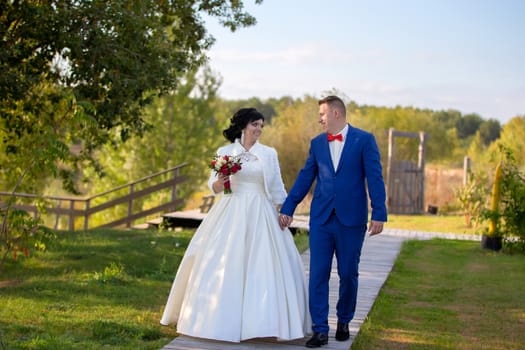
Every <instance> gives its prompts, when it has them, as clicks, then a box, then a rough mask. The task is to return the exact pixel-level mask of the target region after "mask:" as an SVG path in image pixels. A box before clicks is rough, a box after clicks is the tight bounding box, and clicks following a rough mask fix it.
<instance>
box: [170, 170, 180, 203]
mask: <svg viewBox="0 0 525 350" xmlns="http://www.w3.org/2000/svg"><path fill="white" fill-rule="evenodd" d="M178 176H179V168H177V169H174V170H173V179H176V178H177V177H178ZM176 199H177V185H175V184H173V186H171V202H172V203H175V200H176ZM176 209H177V208H175V205H173V208H172V209H171V210H173V211H175V210H176Z"/></svg>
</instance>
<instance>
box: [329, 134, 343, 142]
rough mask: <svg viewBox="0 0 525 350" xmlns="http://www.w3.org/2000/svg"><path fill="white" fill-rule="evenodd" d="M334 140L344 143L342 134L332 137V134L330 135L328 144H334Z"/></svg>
mask: <svg viewBox="0 0 525 350" xmlns="http://www.w3.org/2000/svg"><path fill="white" fill-rule="evenodd" d="M333 140H339V141H341V142H342V141H343V135H341V134H337V135H332V134H330V133H328V142H332V141H333Z"/></svg>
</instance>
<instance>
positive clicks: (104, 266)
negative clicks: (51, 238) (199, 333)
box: [0, 230, 193, 350]
mask: <svg viewBox="0 0 525 350" xmlns="http://www.w3.org/2000/svg"><path fill="white" fill-rule="evenodd" d="M192 233H193V231H183V232H180V233H177V234H174V233H172V232H163V233H159V232H157V231H118V230H98V231H89V232H82V233H68V232H62V233H59V234H58V239H57V240H56V241H55V242H54V244H53V245H52V246H51V247H49V250H48V251H47V252H45V253H35V255H33V256H31V257H29V258H20V259H19V261H18V262H17V263H16V264H14V263H10V264H8V265H7V270H6V272H5V273H4V274H3V275H1V276H0V305H1V307H0V349H2V350H3V349H101V348H104V347H106V348H108V349H109V348H110V349H160V348H161V347H163V346H164V345H166V344H167V343H169V342H170V341H171V340H172V339H173V338H174V337H175V336H176V332H175V330H174V328H173V327H164V326H160V325H159V320H160V315H161V309H162V308H163V306H164V303H165V302H166V299H167V296H168V293H169V290H170V287H171V283H172V281H173V277H174V275H175V271H176V267H177V265H178V263H179V261H180V258H181V256H182V254H183V253H184V249H185V248H186V245H187V243H188V241H189V239H190V237H191V235H192Z"/></svg>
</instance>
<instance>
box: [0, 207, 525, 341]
mask: <svg viewBox="0 0 525 350" xmlns="http://www.w3.org/2000/svg"><path fill="white" fill-rule="evenodd" d="M439 218H441V224H440V225H438V226H433V225H437V224H436V223H435V220H438V219H439ZM425 220H427V221H425ZM461 220H462V218H459V219H457V218H456V219H448V218H446V217H442V216H426V215H422V216H417V217H415V218H414V217H406V220H403V217H396V216H391V220H390V221H389V223H388V224H387V225H390V227H394V226H398V227H399V228H403V229H410V230H425V229H426V228H430V229H426V230H427V231H443V232H457V233H465V232H464V231H463V230H462V229H456V228H455V227H458V225H459V226H461V224H460V223H461V222H462V221H461ZM434 227H440V228H441V230H438V229H436V228H434ZM193 232H194V231H193V230H184V231H181V232H173V231H163V232H159V231H156V230H144V231H142V230H141V231H126V230H92V231H88V232H74V233H71V232H59V233H58V237H57V239H56V240H55V241H54V242H53V244H52V245H51V246H49V247H48V251H47V252H44V253H39V252H31V255H30V257H29V258H25V257H19V260H18V261H17V262H16V263H14V262H12V261H9V262H8V264H7V265H6V269H5V271H4V272H3V273H2V275H0V350H6V349H82V350H88V349H102V348H107V349H160V348H162V347H163V346H165V345H166V344H168V343H169V342H170V341H171V340H172V339H173V338H174V337H176V336H177V333H176V329H175V327H173V326H169V327H165V326H161V325H160V324H159V320H160V317H161V314H162V310H163V308H164V305H165V302H166V299H167V296H168V293H169V290H170V288H171V284H172V281H173V278H174V275H175V272H176V268H177V266H178V264H179V262H180V259H181V257H182V255H183V254H184V250H185V249H186V246H187V244H188V242H189V240H190V239H191V236H192V234H193ZM294 238H295V241H296V245H297V247H298V249H299V251H303V250H304V249H306V248H307V247H308V242H307V239H308V236H307V235H306V234H298V235H296V236H295V237H294ZM524 283H525V257H523V256H520V255H515V256H513V255H504V254H502V253H490V252H485V251H482V250H481V249H480V248H479V242H461V241H421V242H410V243H407V245H406V246H405V247H404V248H403V252H402V253H401V255H400V258H399V259H398V261H397V262H396V265H395V267H394V270H393V273H392V275H391V276H390V278H389V280H388V281H387V283H386V285H385V288H384V289H383V290H382V291H381V293H380V296H379V298H378V299H377V301H376V304H375V305H374V308H373V310H372V313H371V314H370V317H369V319H368V320H367V321H366V323H365V325H364V327H363V333H362V334H360V335H359V336H358V338H357V339H356V343H355V346H357V347H355V349H430V348H436V349H478V348H479V347H476V346H474V345H473V344H475V343H474V342H475V341H478V340H482V341H484V342H486V344H488V345H487V347H484V348H486V349H507V348H508V349H513V347H512V346H513V344H525V339H524V335H523V334H525V332H521V333H519V332H518V331H517V330H523V329H525V310H524V306H523V305H525V303H524V301H523V296H524V294H523V291H524V290H525V288H524V287H525V285H524ZM522 333H523V334H522ZM469 346H471V347H469ZM505 346H507V347H505ZM514 348H516V349H517V348H518V347H514Z"/></svg>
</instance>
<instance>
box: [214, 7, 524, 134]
mask: <svg viewBox="0 0 525 350" xmlns="http://www.w3.org/2000/svg"><path fill="white" fill-rule="evenodd" d="M244 3H245V6H246V7H247V9H248V11H249V12H250V13H251V14H253V15H254V16H255V17H256V18H257V22H258V23H257V25H255V26H253V27H249V28H241V29H239V30H238V31H236V32H234V33H232V32H230V31H229V30H227V29H224V28H222V27H221V26H220V25H219V24H217V22H216V21H213V20H210V19H207V28H208V31H209V33H210V34H211V35H212V36H214V37H215V38H216V42H215V44H214V46H213V47H212V49H211V50H210V51H209V53H208V56H209V58H210V66H211V68H212V70H213V71H214V72H215V73H217V74H219V75H220V76H221V77H222V80H223V82H222V85H221V88H220V90H219V94H220V96H221V97H223V98H227V99H241V98H249V97H253V96H255V97H259V98H261V99H266V98H268V97H277V98H278V97H282V96H293V97H303V96H304V95H306V94H308V95H312V96H316V97H321V96H323V95H324V94H325V92H326V91H330V90H333V89H337V90H338V91H340V92H341V93H342V95H343V97H344V99H345V100H346V101H347V102H348V101H350V100H352V101H355V102H356V103H358V104H369V105H376V106H389V107H393V106H396V105H400V106H412V107H417V108H430V109H434V110H444V109H456V110H459V111H460V112H461V113H463V114H467V113H477V114H479V115H481V117H483V118H484V119H489V118H492V119H498V120H499V121H500V122H501V123H502V124H503V123H505V122H506V121H508V120H509V119H510V118H512V117H514V116H516V115H525V0H524V1H521V0H339V1H336V0H316V1H314V0H264V1H263V3H262V4H261V5H255V4H254V1H252V0H245V1H244Z"/></svg>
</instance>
